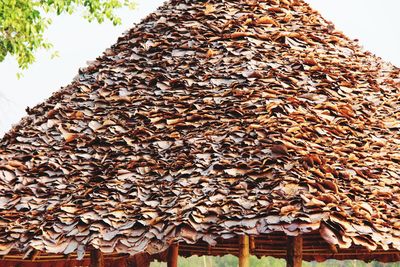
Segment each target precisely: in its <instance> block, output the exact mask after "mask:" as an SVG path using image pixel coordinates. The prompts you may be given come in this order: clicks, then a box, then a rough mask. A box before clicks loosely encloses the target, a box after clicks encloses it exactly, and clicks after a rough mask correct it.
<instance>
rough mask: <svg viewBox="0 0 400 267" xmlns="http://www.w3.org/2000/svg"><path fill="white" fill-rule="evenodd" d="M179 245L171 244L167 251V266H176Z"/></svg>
mask: <svg viewBox="0 0 400 267" xmlns="http://www.w3.org/2000/svg"><path fill="white" fill-rule="evenodd" d="M178 256H179V245H178V244H172V245H171V246H170V247H169V251H168V264H167V266H168V267H178Z"/></svg>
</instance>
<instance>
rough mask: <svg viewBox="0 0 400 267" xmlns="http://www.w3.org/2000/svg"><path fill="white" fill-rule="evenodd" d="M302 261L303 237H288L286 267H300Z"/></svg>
mask: <svg viewBox="0 0 400 267" xmlns="http://www.w3.org/2000/svg"><path fill="white" fill-rule="evenodd" d="M302 260H303V237H302V236H300V235H298V236H289V237H288V243H287V253H286V267H301V264H302Z"/></svg>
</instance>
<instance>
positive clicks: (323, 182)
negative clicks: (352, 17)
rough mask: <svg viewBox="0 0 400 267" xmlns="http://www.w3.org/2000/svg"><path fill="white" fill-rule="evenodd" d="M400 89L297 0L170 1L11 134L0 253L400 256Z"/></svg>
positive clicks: (0, 211) (383, 66) (0, 153)
mask: <svg viewBox="0 0 400 267" xmlns="http://www.w3.org/2000/svg"><path fill="white" fill-rule="evenodd" d="M399 88H400V79H399V69H397V68H395V67H394V66H392V65H390V64H388V63H385V62H383V61H382V60H380V59H379V58H377V57H375V56H373V55H371V54H370V53H368V52H364V51H362V50H361V49H360V47H359V46H358V45H357V44H356V43H355V42H353V41H351V40H349V39H348V38H346V37H345V36H343V34H341V33H339V32H337V31H335V29H334V27H333V26H332V25H331V24H330V23H328V22H326V21H325V20H324V19H323V18H321V16H320V15H319V14H318V13H317V12H315V11H313V10H312V9H311V8H310V7H309V6H308V5H307V4H305V3H304V2H303V1H301V0H293V1H288V0H281V1H278V0H274V1H272V0H269V1H233V0H232V1H208V2H204V1H189V0H186V1H185V0H179V1H169V2H167V3H166V4H165V5H164V6H163V7H161V8H160V9H159V10H158V11H157V12H155V13H153V14H151V15H150V16H148V17H147V18H146V19H145V20H143V21H142V22H141V23H140V24H138V25H136V26H135V27H134V28H133V29H131V30H130V31H129V32H128V33H127V34H126V35H125V36H123V37H121V38H120V39H119V40H118V42H117V43H116V44H115V45H114V46H113V47H112V48H110V49H108V50H107V51H105V53H104V55H103V56H102V57H101V58H98V59H97V60H96V61H94V62H93V63H92V64H91V65H90V66H88V67H87V68H85V69H82V70H81V71H80V73H79V76H78V77H77V78H76V80H75V81H74V82H73V83H72V84H70V85H69V86H67V87H66V88H63V89H62V90H60V91H59V92H57V93H56V94H54V95H53V96H52V97H51V98H50V99H48V100H47V101H45V102H44V103H42V104H40V105H38V106H36V107H35V108H33V109H31V110H29V113H30V115H29V116H28V117H26V118H25V119H23V120H22V121H21V122H20V123H19V124H18V125H16V126H15V127H14V128H13V129H12V130H11V131H10V132H8V133H7V134H6V135H5V137H4V138H3V140H2V141H1V143H0V195H1V196H0V254H3V255H7V254H9V255H13V254H21V253H22V254H24V255H26V256H27V257H30V256H31V255H32V253H34V251H41V252H42V253H47V254H65V255H72V254H73V253H76V255H77V257H78V258H79V259H81V258H83V257H84V256H85V251H89V250H91V249H92V248H96V249H99V250H100V251H102V252H103V253H104V254H106V255H108V254H110V255H111V254H118V255H122V254H123V255H126V254H129V255H131V256H134V255H141V253H148V254H149V255H161V254H162V253H164V254H165V251H166V250H167V249H168V247H169V246H170V244H172V243H180V248H181V252H180V253H182V254H185V253H186V252H185V248H187V254H188V255H189V254H204V253H205V250H204V248H205V244H207V248H209V249H210V250H209V252H210V253H211V252H212V251H214V252H215V253H211V254H224V253H225V252H226V253H232V252H231V251H230V250H229V249H228V250H223V251H221V252H220V253H217V251H219V250H218V245H219V244H221V243H223V242H224V241H223V240H235V238H236V239H237V238H238V236H241V235H249V236H250V237H253V239H254V238H255V240H259V242H258V243H257V242H255V243H254V244H255V248H254V249H255V250H254V253H256V254H257V249H259V251H261V252H260V255H261V254H264V255H274V256H278V257H280V256H284V255H286V254H285V253H286V250H285V248H282V249H281V250H280V251H278V252H277V254H276V255H275V254H274V253H273V251H272V250H271V249H270V248H267V249H266V250H262V246H263V245H262V244H263V242H264V241H263V240H264V239H262V240H261V239H259V237H262V236H265V237H266V239H265V240H267V241H268V240H269V239H270V238H271V237H273V236H274V235H276V234H278V235H281V237H280V239H282V240H285V238H286V236H298V235H302V236H303V238H304V244H308V243H309V242H313V240H315V239H313V238H315V236H316V237H317V239H318V240H320V241H318V242H315V246H314V244H313V245H312V246H313V249H315V250H314V251H316V252H318V251H320V252H321V251H325V250H326V248H327V247H328V248H329V250H330V251H332V253H331V254H329V253H327V254H326V257H325V256H323V257H324V259H325V258H335V257H337V258H340V259H345V258H360V259H364V260H372V259H376V260H381V261H398V257H399V249H400V221H399V217H400V200H399V189H400V187H399V183H400V178H399V164H398V162H399V160H400V151H399V148H400V147H399V144H400V139H399V128H400V121H399V112H398V104H399ZM311 237H312V238H311ZM257 238H258V239H257ZM308 238H311V239H308ZM267 241H265V242H267ZM192 244H198V247H199V248H198V250H196V246H192ZM215 246H217V247H215ZM214 247H215V248H214ZM278 247H279V246H277V248H278ZM189 248H193V249H192V250H191V249H189ZM213 248H214V249H213ZM306 248H307V247H305V249H306ZM278 250H279V249H278ZM367 250H368V251H375V252H376V253H373V252H371V253H370V255H371V256H369V257H366V256H365V253H366V251H367ZM207 251H208V250H207ZM224 251H225V252H224ZM305 251H306V250H305ZM339 252H341V253H344V254H343V255H346V256H343V255H342V256H340V253H339ZM210 253H209V254H210ZM335 253H336V254H335ZM337 253H339V254H337ZM346 253H347V254H346ZM74 255H75V254H74ZM324 255H325V254H324ZM335 255H336V256H335ZM7 257H9V256H7ZM304 259H306V260H319V259H321V253H310V254H308V255H307V254H304Z"/></svg>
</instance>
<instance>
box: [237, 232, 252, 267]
mask: <svg viewBox="0 0 400 267" xmlns="http://www.w3.org/2000/svg"><path fill="white" fill-rule="evenodd" d="M249 248H250V246H249V236H248V235H242V236H240V237H239V267H250V249H249Z"/></svg>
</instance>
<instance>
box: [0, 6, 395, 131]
mask: <svg viewBox="0 0 400 267" xmlns="http://www.w3.org/2000/svg"><path fill="white" fill-rule="evenodd" d="M306 1H307V2H309V3H310V4H311V5H312V6H313V7H314V8H315V9H317V10H318V11H320V12H321V13H322V15H323V16H324V17H325V18H326V19H328V20H330V21H332V22H334V23H335V25H336V26H337V28H338V29H340V30H342V31H343V32H344V33H345V34H346V35H348V36H349V37H351V38H353V39H354V38H357V39H359V40H360V42H361V44H362V45H363V46H364V47H365V49H367V50H370V51H372V52H374V53H375V54H377V55H378V56H380V57H382V58H384V59H385V60H388V61H391V62H392V63H394V64H395V65H397V66H400V53H399V52H398V51H399V48H400V16H399V15H398V11H399V10H400V1H399V0H380V1H377V0H306ZM136 2H137V3H138V7H137V9H136V10H134V11H130V10H129V11H128V10H124V11H123V12H121V13H120V15H121V17H122V19H123V25H121V26H118V27H113V26H112V25H111V24H101V25H98V24H96V23H88V22H86V21H84V20H83V19H82V18H80V17H79V15H74V16H61V17H57V18H55V19H54V23H53V25H52V26H51V27H50V29H49V30H48V32H47V38H48V39H49V41H50V42H52V43H53V44H54V46H55V49H56V50H57V51H59V54H60V57H59V58H56V59H50V53H49V52H41V53H39V54H37V63H35V64H34V65H32V66H31V67H30V68H29V69H28V70H27V71H24V77H23V78H21V79H20V80H18V79H17V78H16V73H17V72H18V71H19V70H18V68H17V64H16V63H15V61H14V60H12V59H10V58H8V59H6V61H4V62H2V63H0V136H2V135H3V134H4V133H5V131H8V130H9V129H10V128H11V125H12V124H15V123H18V121H19V119H20V118H21V117H22V116H24V115H25V108H26V107H27V106H29V107H32V106H34V105H36V104H38V103H40V102H42V101H44V100H45V99H47V98H48V97H49V96H50V95H51V93H52V92H54V91H56V90H58V89H59V88H60V87H61V86H66V85H68V84H69V83H70V82H71V81H72V79H73V77H74V76H75V75H76V74H77V73H78V69H79V68H80V67H83V66H85V65H86V61H88V60H93V59H95V58H96V57H97V56H100V55H101V53H102V52H103V51H104V50H105V49H106V48H107V47H109V46H111V45H112V44H113V43H115V42H116V40H117V38H118V36H120V35H121V34H122V33H123V32H124V31H125V30H128V29H129V28H131V27H132V24H133V23H136V22H139V20H140V19H141V18H143V17H145V16H146V15H147V14H149V13H150V12H152V11H153V10H155V9H156V8H157V7H158V6H159V5H161V4H162V3H163V2H164V1H163V0H136Z"/></svg>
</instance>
